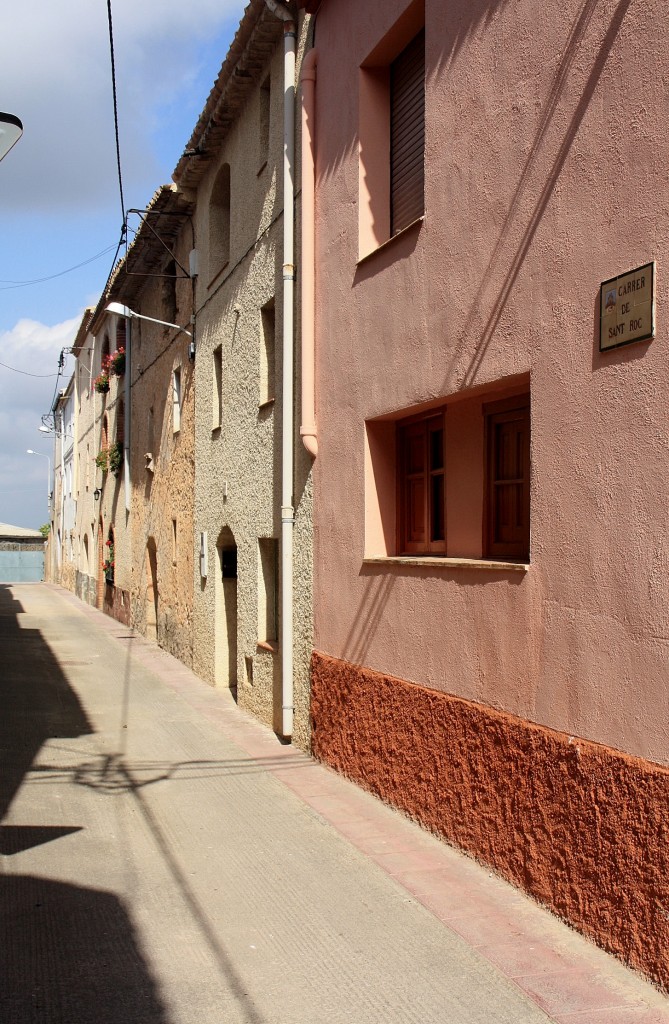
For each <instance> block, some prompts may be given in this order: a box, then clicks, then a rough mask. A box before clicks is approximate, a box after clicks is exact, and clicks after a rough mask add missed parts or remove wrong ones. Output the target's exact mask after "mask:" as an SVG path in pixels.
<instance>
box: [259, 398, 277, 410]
mask: <svg viewBox="0 0 669 1024" xmlns="http://www.w3.org/2000/svg"><path fill="white" fill-rule="evenodd" d="M275 401H276V399H275V398H266V399H265V401H264V402H258V412H262V411H263V409H269V408H271V406H273V405H274V403H275Z"/></svg>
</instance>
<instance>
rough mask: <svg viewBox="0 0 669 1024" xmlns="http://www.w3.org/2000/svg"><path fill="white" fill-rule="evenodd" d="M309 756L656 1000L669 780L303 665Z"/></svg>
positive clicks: (583, 745) (554, 735)
mask: <svg viewBox="0 0 669 1024" xmlns="http://www.w3.org/2000/svg"><path fill="white" fill-rule="evenodd" d="M312 743H313V752H314V754H315V755H316V757H318V758H320V759H321V760H322V761H325V762H327V763H328V764H330V765H332V767H334V768H335V769H337V770H338V771H340V772H342V773H343V774H345V775H347V776H348V777H349V778H351V779H353V780H354V781H356V782H358V783H359V784H361V785H363V786H364V787H365V788H367V789H369V790H371V791H372V792H374V793H376V794H378V795H379V796H380V797H382V798H383V799H384V800H386V801H388V802H389V803H392V804H394V805H396V806H397V807H400V808H401V809H402V810H404V811H405V812H407V813H408V814H410V815H411V816H412V817H414V818H416V819H417V820H419V821H420V822H421V823H422V824H423V825H425V826H426V827H428V828H430V829H432V830H434V831H436V832H438V833H440V834H441V835H443V836H444V837H446V838H447V839H448V840H450V841H452V842H453V843H456V844H457V845H458V846H460V847H461V848H463V849H464V850H466V851H467V852H468V853H470V854H472V855H473V856H475V857H477V858H479V859H481V860H482V861H484V862H486V863H488V864H490V865H492V866H493V867H494V868H495V869H496V870H497V871H499V872H500V873H501V874H502V875H504V876H505V877H506V878H508V879H509V880H510V881H512V882H513V883H515V884H516V885H519V886H521V887H522V888H524V889H526V890H527V891H528V892H529V893H531V894H532V895H533V896H534V897H536V898H537V899H538V900H540V901H541V902H542V903H544V904H546V905H547V906H549V907H550V908H551V909H552V910H554V911H555V912H556V913H557V914H559V915H560V916H561V917H563V918H565V919H566V920H568V921H570V922H571V923H572V924H574V925H575V926H576V927H578V928H579V929H580V930H582V931H583V932H585V933H586V934H587V935H589V936H590V937H591V938H592V939H594V940H595V941H596V942H598V943H599V944H600V945H602V946H604V948H606V949H608V950H609V951H610V952H612V953H615V954H616V955H617V956H619V957H620V958H621V959H623V960H625V961H627V962H628V963H630V964H632V965H633V966H635V967H637V968H639V969H640V970H642V971H643V972H644V973H646V974H647V975H648V976H649V977H651V978H652V979H653V980H655V981H656V982H657V983H659V984H660V985H662V986H663V987H664V988H669V881H668V880H669V846H668V844H667V839H668V838H669V771H667V770H666V769H663V768H661V767H659V766H657V765H654V764H651V763H649V762H647V761H643V760H640V759H638V758H633V757H630V756H628V755H625V754H621V753H620V752H618V751H615V750H612V749H610V748H608V747H605V746H601V745H599V744H594V743H589V742H586V741H583V740H580V739H577V738H575V737H572V736H567V735H565V734H563V733H558V732H554V731H552V730H550V729H546V728H543V727H541V726H537V725H533V724H532V723H529V722H526V721H523V720H521V719H519V718H516V717H515V716H512V715H509V714H506V713H504V712H499V711H496V710H494V709H492V708H489V707H485V706H483V705H479V704H474V703H471V702H469V701H466V700H462V699H460V698H457V697H452V696H449V695H448V694H445V693H442V692H437V691H431V690H427V689H424V688H423V687H421V686H416V685H414V684H410V683H407V682H405V681H403V680H400V679H396V678H393V677H391V676H388V675H382V674H380V673H378V672H375V671H372V670H371V669H366V668H361V667H359V666H356V665H352V664H350V663H348V662H345V661H341V660H339V659H335V658H331V657H328V656H326V655H323V654H320V653H317V652H316V653H314V655H313V659H312Z"/></svg>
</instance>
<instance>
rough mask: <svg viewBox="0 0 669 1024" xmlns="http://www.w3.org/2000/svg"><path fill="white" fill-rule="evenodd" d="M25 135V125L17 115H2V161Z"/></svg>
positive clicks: (0, 156)
mask: <svg viewBox="0 0 669 1024" xmlns="http://www.w3.org/2000/svg"><path fill="white" fill-rule="evenodd" d="M22 135H23V125H22V124H21V121H20V120H19V118H18V117H16V115H15V114H3V113H0V160H2V159H3V157H6V156H7V154H8V153H9V151H10V149H11V148H12V146H15V145H16V143H17V142H18V141H19V139H20V138H21V136H22Z"/></svg>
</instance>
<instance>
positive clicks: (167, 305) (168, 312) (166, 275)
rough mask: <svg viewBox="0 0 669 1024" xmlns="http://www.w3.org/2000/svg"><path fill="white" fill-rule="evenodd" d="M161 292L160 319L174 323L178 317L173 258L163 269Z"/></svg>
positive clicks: (175, 267) (175, 268) (167, 328)
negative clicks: (161, 309) (161, 312)
mask: <svg viewBox="0 0 669 1024" xmlns="http://www.w3.org/2000/svg"><path fill="white" fill-rule="evenodd" d="M162 292H163V294H162V301H163V314H164V316H163V317H162V318H161V319H163V320H169V321H170V323H173V324H174V323H176V322H177V319H178V315H177V314H178V306H177V265H176V263H175V262H174V260H170V261H169V263H167V265H166V266H165V269H164V270H163V277H162ZM165 330H166V331H169V330H170V328H169V327H166V328H165Z"/></svg>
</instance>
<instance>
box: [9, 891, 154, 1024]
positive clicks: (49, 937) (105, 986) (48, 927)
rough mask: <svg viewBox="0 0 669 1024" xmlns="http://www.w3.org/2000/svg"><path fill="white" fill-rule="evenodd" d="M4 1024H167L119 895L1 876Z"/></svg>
mask: <svg viewBox="0 0 669 1024" xmlns="http://www.w3.org/2000/svg"><path fill="white" fill-rule="evenodd" d="M0 906H2V913H1V914H0V1017H1V1018H2V1021H3V1024H33V1022H34V1024H38V1022H45V1021H51V1022H53V1024H57V1022H66V1021H67V1022H71V1024H119V1022H121V1021H122V1022H123V1024H168V1016H167V1014H166V1011H165V1007H164V1006H163V1004H162V1002H161V1000H160V997H159V994H158V990H157V986H156V983H155V981H154V980H153V978H152V977H151V974H150V972H149V969H148V965H147V964H146V961H145V960H144V957H143V956H142V953H141V948H140V943H139V941H138V939H137V937H136V936H135V933H134V929H133V926H132V923H131V920H130V917H129V915H128V913H127V912H126V910H125V908H124V906H123V904H122V903H121V901H120V900H119V899H118V898H117V897H116V896H114V894H113V893H110V892H104V891H102V890H98V889H86V888H83V887H81V886H75V885H69V884H66V883H64V882H55V881H51V880H50V879H46V878H37V877H34V876H31V875H5V876H0Z"/></svg>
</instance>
